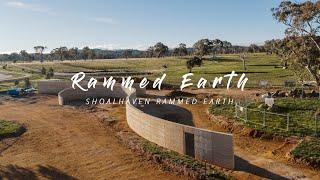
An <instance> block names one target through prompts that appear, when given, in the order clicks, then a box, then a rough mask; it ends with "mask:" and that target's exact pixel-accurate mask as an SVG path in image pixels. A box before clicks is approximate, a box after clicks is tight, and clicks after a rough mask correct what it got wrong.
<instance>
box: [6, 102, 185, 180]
mask: <svg viewBox="0 0 320 180" xmlns="http://www.w3.org/2000/svg"><path fill="white" fill-rule="evenodd" d="M0 119H5V120H15V121H18V122H20V123H23V124H25V125H26V127H27V132H26V133H25V134H23V135H22V136H21V137H20V138H19V139H18V140H17V141H16V142H15V143H14V144H13V145H12V146H11V147H10V148H8V149H6V150H5V151H3V152H2V153H1V154H0V177H1V176H7V177H10V176H13V175H14V174H15V176H17V175H18V173H17V172H18V170H19V172H22V173H25V175H29V177H31V178H32V177H33V176H35V177H48V176H49V177H50V176H54V177H61V176H62V175H63V176H65V177H71V176H72V177H76V178H80V179H112V178H117V179H128V178H130V179H181V178H182V177H179V176H175V175H172V174H169V173H166V172H163V171H161V170H159V169H157V167H156V166H155V165H153V164H152V163H151V162H148V161H144V160H142V158H141V157H139V156H137V155H135V154H134V153H132V152H131V151H130V150H128V149H126V148H124V147H123V146H121V145H120V144H119V143H118V141H117V138H116V137H115V136H114V134H112V132H111V131H109V130H108V129H106V128H104V126H103V125H102V124H101V123H100V122H99V121H97V120H96V119H95V117H94V116H93V115H91V114H89V113H86V112H83V111H79V110H76V109H74V108H72V107H60V106H57V99H56V97H54V96H52V97H50V98H47V97H39V98H38V99H37V103H34V104H28V103H27V102H12V101H8V102H4V103H3V104H2V105H0ZM2 146H3V142H0V149H1V148H2ZM48 172H50V173H48ZM27 177H28V176H27Z"/></svg>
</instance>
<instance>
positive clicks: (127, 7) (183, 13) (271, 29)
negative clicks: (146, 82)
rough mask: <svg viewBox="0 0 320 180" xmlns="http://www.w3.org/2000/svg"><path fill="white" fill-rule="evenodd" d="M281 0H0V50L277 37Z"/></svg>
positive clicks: (251, 40)
mask: <svg viewBox="0 0 320 180" xmlns="http://www.w3.org/2000/svg"><path fill="white" fill-rule="evenodd" d="M280 2H281V0H241V1H240V0H0V23H1V25H0V53H9V52H14V51H17V52H18V51H20V50H22V49H24V50H27V51H28V52H33V51H34V50H33V47H34V46H36V45H43V46H46V47H47V51H50V50H51V49H53V48H55V47H60V46H67V47H68V48H70V47H79V48H82V47H84V46H89V47H90V48H102V49H120V48H123V49H126V48H134V49H140V50H143V49H146V48H147V47H149V46H151V45H154V44H155V43H156V42H159V41H160V42H163V43H164V44H166V45H168V46H169V47H170V48H172V47H175V46H177V45H178V44H179V43H186V44H187V46H192V45H193V44H194V43H195V42H196V41H197V40H199V39H202V38H209V39H216V38H218V39H221V40H227V41H230V42H231V43H232V44H234V45H249V44H251V43H257V44H263V42H264V41H265V40H268V39H273V38H281V37H283V35H284V29H285V27H284V26H283V25H282V24H280V23H278V22H277V21H276V20H274V18H273V17H272V13H271V10H270V9H271V8H272V7H276V6H277V5H279V3H280Z"/></svg>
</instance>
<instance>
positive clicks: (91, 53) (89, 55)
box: [88, 49, 97, 60]
mask: <svg viewBox="0 0 320 180" xmlns="http://www.w3.org/2000/svg"><path fill="white" fill-rule="evenodd" d="M96 57H97V55H96V53H95V52H94V50H93V49H90V50H89V52H88V58H89V59H91V60H94V59H95V58H96Z"/></svg>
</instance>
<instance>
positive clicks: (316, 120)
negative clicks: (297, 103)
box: [314, 114, 318, 136]
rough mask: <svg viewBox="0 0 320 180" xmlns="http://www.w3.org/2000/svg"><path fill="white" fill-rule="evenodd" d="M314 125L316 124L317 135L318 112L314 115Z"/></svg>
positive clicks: (316, 132)
mask: <svg viewBox="0 0 320 180" xmlns="http://www.w3.org/2000/svg"><path fill="white" fill-rule="evenodd" d="M314 125H315V128H314V131H315V136H318V117H317V115H316V114H315V115H314Z"/></svg>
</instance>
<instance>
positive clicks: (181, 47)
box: [178, 43, 188, 56]
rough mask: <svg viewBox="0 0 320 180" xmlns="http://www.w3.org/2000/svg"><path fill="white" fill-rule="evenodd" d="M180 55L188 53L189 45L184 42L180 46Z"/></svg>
mask: <svg viewBox="0 0 320 180" xmlns="http://www.w3.org/2000/svg"><path fill="white" fill-rule="evenodd" d="M178 55H179V56H186V55H188V50H187V45H186V44H184V43H180V44H179V46H178Z"/></svg>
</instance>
